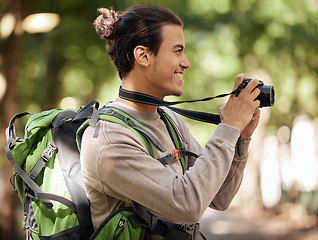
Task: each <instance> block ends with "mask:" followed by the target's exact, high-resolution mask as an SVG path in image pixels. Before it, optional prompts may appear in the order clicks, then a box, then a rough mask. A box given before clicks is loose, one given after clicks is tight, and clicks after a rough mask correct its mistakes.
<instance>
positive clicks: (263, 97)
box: [236, 78, 275, 108]
mask: <svg viewBox="0 0 318 240" xmlns="http://www.w3.org/2000/svg"><path fill="white" fill-rule="evenodd" d="M251 80H252V78H245V79H244V81H243V82H242V83H241V85H240V86H239V87H238V92H237V93H236V96H238V95H239V93H240V90H242V89H243V88H245V87H246V86H247V84H248V83H249V82H250V81H251ZM256 88H258V89H259V90H260V91H261V92H260V94H259V95H258V96H257V98H256V99H255V100H259V101H260V105H259V107H260V108H261V107H271V106H273V105H274V102H275V91H274V87H273V86H268V85H264V83H263V81H261V80H258V85H257V87H256Z"/></svg>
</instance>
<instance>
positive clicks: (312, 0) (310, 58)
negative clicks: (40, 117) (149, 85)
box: [0, 0, 318, 240]
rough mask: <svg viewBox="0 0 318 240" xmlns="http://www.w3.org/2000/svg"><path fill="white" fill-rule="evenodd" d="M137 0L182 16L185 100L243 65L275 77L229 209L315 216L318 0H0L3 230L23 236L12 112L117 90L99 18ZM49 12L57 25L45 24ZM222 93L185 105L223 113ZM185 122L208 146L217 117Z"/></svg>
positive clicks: (219, 85) (225, 84) (226, 87)
mask: <svg viewBox="0 0 318 240" xmlns="http://www.w3.org/2000/svg"><path fill="white" fill-rule="evenodd" d="M135 4H158V5H161V6H165V7H168V8H170V9H171V10H173V11H174V12H176V13H177V14H178V15H179V16H180V18H181V19H182V20H183V22H184V35H185V43H186V55H187V57H188V59H189V61H190V63H191V68H190V69H189V70H187V71H186V73H185V74H184V84H183V90H184V93H183V95H182V97H180V98H179V99H180V100H188V99H194V98H195V99H197V98H203V97H207V96H215V95H217V94H219V93H227V92H229V91H231V90H232V87H233V83H234V79H235V76H236V75H237V74H238V73H240V72H244V73H246V76H248V77H252V78H258V79H261V80H263V81H264V83H265V84H266V85H273V86H274V88H275V93H276V99H275V105H274V106H273V107H271V108H264V109H262V118H261V122H260V126H259V128H258V130H257V132H256V133H255V134H254V136H253V141H252V143H251V148H250V156H251V157H250V160H249V163H248V166H247V169H246V173H245V178H244V181H243V183H242V187H241V189H240V191H239V193H238V195H237V197H236V198H235V200H234V202H233V204H232V206H231V208H232V209H237V211H239V213H240V214H243V215H244V214H251V212H256V211H265V212H268V213H270V214H276V215H278V214H287V215H288V213H289V215H291V216H293V218H295V221H300V220H299V219H303V218H301V217H302V216H304V215H306V216H317V215H318V192H317V189H318V180H317V179H318V177H317V174H318V167H317V163H318V157H317V155H318V152H317V148H316V147H315V146H317V139H318V118H317V117H318V76H317V74H318V1H317V0H303V1H288V0H232V1H230V0H174V1H171V0H157V1H154V0H148V1H147V0H140V1H139V0H94V1H85V0H55V1H48V0H28V1H23V0H0V169H1V173H0V177H1V179H0V191H1V195H0V222H1V225H0V233H1V236H0V239H9V240H10V239H19V236H20V231H18V230H17V229H20V228H21V219H22V214H23V213H22V212H21V207H19V205H20V203H19V201H18V199H17V196H16V195H14V193H13V191H12V186H11V185H10V183H9V177H10V176H11V174H12V167H11V166H10V164H9V163H8V161H7V160H6V157H5V154H4V152H3V149H4V146H5V135H4V131H5V128H6V127H7V125H8V123H9V121H10V119H11V117H12V116H13V115H14V114H15V113H17V112H21V111H28V112H31V113H32V112H39V111H42V110H46V109H51V108H68V107H71V108H75V109H77V108H79V107H80V106H81V105H85V104H86V103H87V102H89V101H90V100H91V99H96V100H98V101H99V102H101V103H102V104H105V103H106V102H107V101H109V100H113V99H115V97H116V96H117V94H118V87H119V86H120V80H119V77H118V75H117V72H116V69H115V68H114V66H113V64H112V63H111V61H110V60H109V58H108V56H107V54H106V51H105V42H104V41H103V40H101V39H100V38H99V36H98V35H97V34H96V33H95V29H94V27H93V24H92V23H93V21H94V19H95V18H96V16H97V8H99V7H110V6H112V7H114V9H115V10H117V11H124V10H125V9H126V8H128V7H129V6H132V5H135ZM37 13H54V14H56V15H51V17H52V18H50V19H49V18H45V17H43V16H42V17H43V18H42V19H41V18H40V20H39V19H38V20H37V21H38V22H37V23H36V24H35V25H32V24H31V23H30V22H28V21H27V19H28V17H30V16H31V15H32V14H37ZM45 21H47V24H53V25H52V26H51V28H48V29H44V30H40V27H41V26H43V25H45V24H46V22H45ZM174 99H175V98H168V100H174ZM225 100H226V99H221V100H214V101H212V102H208V103H196V104H187V105H183V106H181V107H184V108H188V109H195V110H199V111H206V112H211V113H217V111H218V107H220V106H221V105H222V104H223V103H224V101H225ZM186 121H187V123H188V125H189V127H190V131H191V132H192V134H193V135H194V136H195V137H196V138H197V139H198V141H199V142H200V143H201V144H202V145H203V146H204V143H205V142H206V141H207V140H208V138H209V137H211V136H212V134H213V131H214V130H215V126H210V125H208V124H204V123H198V122H195V121H192V120H186ZM21 127H23V126H21ZM21 132H22V131H21ZM22 136H23V135H22ZM246 201H247V202H248V207H247V206H246V205H245V204H242V202H246ZM242 205H243V206H242ZM244 205H245V206H246V207H244ZM295 206H297V207H295ZM291 209H301V211H294V212H292V213H290V211H291ZM295 214H296V216H295ZM297 214H300V215H299V216H298V215H297ZM297 219H298V220H297ZM316 224H317V223H316Z"/></svg>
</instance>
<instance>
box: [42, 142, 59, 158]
mask: <svg viewBox="0 0 318 240" xmlns="http://www.w3.org/2000/svg"><path fill="white" fill-rule="evenodd" d="M56 149H57V148H56V146H54V144H53V142H51V143H49V144H48V145H47V147H46V148H45V150H44V151H43V153H42V158H43V160H44V161H45V162H47V161H48V160H50V159H51V158H52V156H53V154H54V153H55V152H56Z"/></svg>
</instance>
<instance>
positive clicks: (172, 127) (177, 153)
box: [158, 107, 198, 173]
mask: <svg viewBox="0 0 318 240" xmlns="http://www.w3.org/2000/svg"><path fill="white" fill-rule="evenodd" d="M158 113H159V114H160V116H161V118H162V120H163V122H164V123H165V124H166V126H167V129H168V132H169V134H170V137H171V139H172V140H173V143H174V145H175V150H174V152H173V153H170V154H168V155H166V156H164V157H162V158H159V159H158V160H159V161H160V162H161V163H162V164H163V165H167V164H171V163H173V162H175V161H178V160H179V161H180V162H181V165H182V170H183V173H185V171H186V170H187V166H186V163H185V160H184V157H185V156H192V157H196V158H197V157H198V155H197V154H195V153H193V152H190V151H187V150H186V149H185V147H184V146H183V144H182V141H183V142H185V143H186V142H187V141H186V139H185V138H184V137H183V135H182V133H181V132H180V130H179V127H178V125H177V124H176V123H175V122H174V121H173V119H172V118H171V117H170V116H169V115H168V114H167V113H166V112H165V111H164V110H163V109H162V108H161V107H158Z"/></svg>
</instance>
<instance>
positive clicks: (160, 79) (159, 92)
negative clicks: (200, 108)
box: [148, 24, 190, 99]
mask: <svg viewBox="0 0 318 240" xmlns="http://www.w3.org/2000/svg"><path fill="white" fill-rule="evenodd" d="M161 35H162V43H161V46H160V48H159V51H158V54H157V55H156V56H154V54H152V55H151V56H150V58H151V62H150V75H149V79H148V81H150V86H151V89H149V90H150V91H151V92H152V93H151V95H152V96H155V97H158V98H161V99H163V98H164V97H165V96H168V95H176V96H180V95H181V94H182V83H183V79H182V74H183V73H184V70H185V69H188V68H190V63H189V61H188V59H187V57H186V56H185V54H184V50H185V44H184V39H183V31H182V27H181V26H178V25H174V24H167V25H164V26H163V27H162V28H161Z"/></svg>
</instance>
